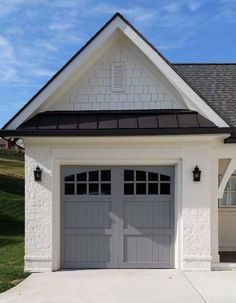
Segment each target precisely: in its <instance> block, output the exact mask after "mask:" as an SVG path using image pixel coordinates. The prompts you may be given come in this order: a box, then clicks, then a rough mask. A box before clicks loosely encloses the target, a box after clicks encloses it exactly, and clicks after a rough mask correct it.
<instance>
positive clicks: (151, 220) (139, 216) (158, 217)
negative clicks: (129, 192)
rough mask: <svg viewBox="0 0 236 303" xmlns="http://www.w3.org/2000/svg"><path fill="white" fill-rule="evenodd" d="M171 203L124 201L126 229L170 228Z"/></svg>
mask: <svg viewBox="0 0 236 303" xmlns="http://www.w3.org/2000/svg"><path fill="white" fill-rule="evenodd" d="M171 206H172V205H171V201H165V202H162V201H124V228H127V227H128V226H132V227H135V228H170V227H171Z"/></svg>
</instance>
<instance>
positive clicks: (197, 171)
mask: <svg viewBox="0 0 236 303" xmlns="http://www.w3.org/2000/svg"><path fill="white" fill-rule="evenodd" d="M200 180H201V170H200V169H199V168H198V166H195V168H194V170H193V181H194V182H199V181H200Z"/></svg>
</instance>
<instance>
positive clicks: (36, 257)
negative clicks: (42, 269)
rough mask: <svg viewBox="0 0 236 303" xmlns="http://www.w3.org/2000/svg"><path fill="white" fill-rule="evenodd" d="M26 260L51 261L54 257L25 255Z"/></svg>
mask: <svg viewBox="0 0 236 303" xmlns="http://www.w3.org/2000/svg"><path fill="white" fill-rule="evenodd" d="M24 260H25V261H30V262H32V261H37V262H38V261H42V262H45V261H47V262H51V261H52V258H51V257H45V256H25V257H24Z"/></svg>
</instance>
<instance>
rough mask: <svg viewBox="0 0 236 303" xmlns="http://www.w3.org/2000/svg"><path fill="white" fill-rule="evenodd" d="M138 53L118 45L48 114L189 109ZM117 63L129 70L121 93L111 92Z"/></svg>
mask: <svg viewBox="0 0 236 303" xmlns="http://www.w3.org/2000/svg"><path fill="white" fill-rule="evenodd" d="M136 52H137V51H136ZM136 52H135V50H133V49H131V50H128V49H127V46H126V45H125V44H122V43H116V44H115V45H114V46H113V47H111V48H110V49H109V50H108V51H107V52H106V53H105V54H104V55H103V56H102V57H101V58H100V59H99V60H98V61H97V62H96V63H95V64H93V65H92V67H91V68H90V69H89V70H88V71H87V72H86V73H85V74H84V75H83V76H82V79H79V80H78V81H77V83H76V84H74V85H73V87H71V88H70V89H69V90H68V91H67V92H66V93H65V94H64V95H63V96H61V97H60V99H59V100H57V102H56V103H55V104H54V105H53V106H52V107H51V108H49V109H48V110H129V109H130V110H134V109H163V108H165V109H176V108H178V109H184V108H186V105H185V103H184V101H183V99H182V97H181V96H180V95H179V94H178V93H177V91H176V90H175V89H174V88H173V87H172V86H171V85H170V84H169V83H168V82H167V80H166V79H165V78H164V77H163V76H162V75H161V74H160V73H159V72H158V71H156V73H155V74H154V73H153V72H152V71H151V68H150V63H149V64H148V63H147V59H146V58H145V57H144V55H143V54H142V55H141V54H138V55H137V54H136ZM114 62H122V63H123V64H124V65H125V68H126V76H125V89H124V91H121V92H114V91H112V85H111V84H112V79H111V67H112V64H113V63H114Z"/></svg>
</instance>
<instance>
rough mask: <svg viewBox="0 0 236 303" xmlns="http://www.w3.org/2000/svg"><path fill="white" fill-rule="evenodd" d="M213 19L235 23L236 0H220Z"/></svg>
mask: <svg viewBox="0 0 236 303" xmlns="http://www.w3.org/2000/svg"><path fill="white" fill-rule="evenodd" d="M213 20H214V21H217V22H223V23H229V24H236V1H235V0H221V3H220V6H219V9H218V11H217V13H216V15H215V16H214V18H213Z"/></svg>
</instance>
